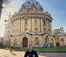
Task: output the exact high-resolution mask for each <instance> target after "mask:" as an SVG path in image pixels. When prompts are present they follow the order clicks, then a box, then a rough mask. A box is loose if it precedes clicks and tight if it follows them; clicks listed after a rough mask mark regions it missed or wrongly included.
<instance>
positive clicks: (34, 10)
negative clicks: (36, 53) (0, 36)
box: [9, 0, 65, 48]
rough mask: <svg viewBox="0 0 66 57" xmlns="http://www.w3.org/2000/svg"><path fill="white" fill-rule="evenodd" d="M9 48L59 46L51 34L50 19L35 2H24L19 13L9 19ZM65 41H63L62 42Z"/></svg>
mask: <svg viewBox="0 0 66 57" xmlns="http://www.w3.org/2000/svg"><path fill="white" fill-rule="evenodd" d="M9 41H10V46H13V47H21V48H22V47H27V46H28V44H30V43H31V44H32V46H33V47H53V46H60V45H59V44H58V42H56V36H53V34H52V17H51V14H50V13H48V12H47V11H46V12H45V11H44V9H43V7H42V6H41V5H40V4H39V2H37V0H26V2H25V3H24V4H22V7H21V8H20V9H19V11H18V12H17V13H16V12H15V13H14V15H13V16H12V17H11V18H10V35H9ZM64 41H65V40H64Z"/></svg>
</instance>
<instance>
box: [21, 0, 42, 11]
mask: <svg viewBox="0 0 66 57" xmlns="http://www.w3.org/2000/svg"><path fill="white" fill-rule="evenodd" d="M33 6H34V7H35V8H37V9H40V10H43V8H42V6H41V5H40V3H39V2H38V1H37V0H27V1H26V2H25V3H24V4H22V8H31V7H33Z"/></svg>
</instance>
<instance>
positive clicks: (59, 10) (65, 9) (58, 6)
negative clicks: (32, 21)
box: [0, 0, 66, 37]
mask: <svg viewBox="0 0 66 57" xmlns="http://www.w3.org/2000/svg"><path fill="white" fill-rule="evenodd" d="M25 1H26V0H11V2H10V3H9V4H7V5H6V6H5V5H3V6H4V7H5V8H4V9H3V10H2V17H1V19H0V37H2V36H4V32H5V25H6V24H7V23H4V20H5V19H7V20H8V17H9V14H11V15H12V14H13V13H14V12H15V11H18V10H19V8H20V7H21V5H22V4H23V3H24V2H25ZM37 1H38V2H39V3H40V4H41V5H42V6H43V8H44V11H48V12H49V13H50V14H51V16H52V18H53V21H52V29H53V30H54V29H58V28H60V27H64V31H65V32H66V0H37Z"/></svg>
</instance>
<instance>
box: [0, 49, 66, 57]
mask: <svg viewBox="0 0 66 57" xmlns="http://www.w3.org/2000/svg"><path fill="white" fill-rule="evenodd" d="M24 54H25V52H20V51H13V52H12V53H11V52H10V50H5V49H0V57H24ZM38 54H39V57H66V53H38Z"/></svg>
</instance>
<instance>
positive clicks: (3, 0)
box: [0, 0, 10, 17]
mask: <svg viewBox="0 0 66 57" xmlns="http://www.w3.org/2000/svg"><path fill="white" fill-rule="evenodd" d="M9 2H10V0H0V17H1V13H2V8H4V7H3V4H5V5H6V4H8V3H9Z"/></svg>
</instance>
